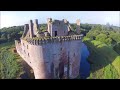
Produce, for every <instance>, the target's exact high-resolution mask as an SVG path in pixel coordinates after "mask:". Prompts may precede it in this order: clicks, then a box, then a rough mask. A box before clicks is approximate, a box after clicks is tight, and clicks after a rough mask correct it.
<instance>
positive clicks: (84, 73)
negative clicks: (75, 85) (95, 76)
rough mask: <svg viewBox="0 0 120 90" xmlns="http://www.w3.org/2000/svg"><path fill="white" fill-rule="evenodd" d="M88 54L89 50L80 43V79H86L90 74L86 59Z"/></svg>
mask: <svg viewBox="0 0 120 90" xmlns="http://www.w3.org/2000/svg"><path fill="white" fill-rule="evenodd" d="M88 56H89V50H88V48H87V46H86V45H85V44H84V43H82V48H81V62H80V77H81V79H86V78H87V77H89V75H90V64H89V62H88V61H87V58H88Z"/></svg>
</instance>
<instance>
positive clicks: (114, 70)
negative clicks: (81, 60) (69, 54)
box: [83, 25, 120, 79]
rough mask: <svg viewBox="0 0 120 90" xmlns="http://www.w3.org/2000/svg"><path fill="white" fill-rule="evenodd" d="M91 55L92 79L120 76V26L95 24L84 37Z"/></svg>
mask: <svg viewBox="0 0 120 90" xmlns="http://www.w3.org/2000/svg"><path fill="white" fill-rule="evenodd" d="M83 42H84V43H85V44H86V45H87V47H88V49H89V51H90V56H89V57H88V61H89V62H90V68H91V69H90V76H89V77H88V78H91V79H118V78H120V69H119V68H120V28H119V27H117V28H114V27H107V26H102V25H96V26H94V27H93V28H92V29H91V30H90V31H89V32H88V33H87V34H86V36H85V37H84V39H83Z"/></svg>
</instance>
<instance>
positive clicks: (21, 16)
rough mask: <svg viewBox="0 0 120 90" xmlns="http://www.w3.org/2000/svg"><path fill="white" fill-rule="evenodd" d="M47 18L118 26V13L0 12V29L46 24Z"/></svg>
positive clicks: (119, 18)
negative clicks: (33, 22) (36, 20)
mask: <svg viewBox="0 0 120 90" xmlns="http://www.w3.org/2000/svg"><path fill="white" fill-rule="evenodd" d="M47 18H52V19H58V20H62V19H67V20H68V21H69V22H70V23H76V20H77V19H80V21H81V23H88V24H106V23H108V22H109V24H110V25H112V24H113V25H114V26H120V11H0V28H3V27H10V26H19V25H24V24H26V23H29V20H30V19H32V20H34V19H38V23H39V24H40V23H46V22H47Z"/></svg>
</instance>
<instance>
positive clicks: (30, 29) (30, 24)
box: [29, 20, 34, 38]
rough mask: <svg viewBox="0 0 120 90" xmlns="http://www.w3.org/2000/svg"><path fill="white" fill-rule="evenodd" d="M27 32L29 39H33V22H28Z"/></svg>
mask: <svg viewBox="0 0 120 90" xmlns="http://www.w3.org/2000/svg"><path fill="white" fill-rule="evenodd" d="M29 31H30V38H33V36H34V34H33V21H32V20H30V22H29Z"/></svg>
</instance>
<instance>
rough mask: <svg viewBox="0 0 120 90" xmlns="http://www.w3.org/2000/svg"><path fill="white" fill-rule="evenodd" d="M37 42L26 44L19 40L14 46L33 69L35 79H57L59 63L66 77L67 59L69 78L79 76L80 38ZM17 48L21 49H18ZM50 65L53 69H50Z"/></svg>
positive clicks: (71, 37) (72, 37) (73, 37)
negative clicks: (62, 65)
mask: <svg viewBox="0 0 120 90" xmlns="http://www.w3.org/2000/svg"><path fill="white" fill-rule="evenodd" d="M38 41H39V40H33V41H32V42H30V41H28V42H27V41H26V40H23V39H21V44H20V45H19V43H18V45H16V48H17V51H18V53H19V54H20V55H21V57H22V58H23V59H24V60H25V61H26V62H27V63H28V64H29V65H30V66H31V67H32V68H33V70H34V74H35V78H36V79H41V78H43V79H44V78H51V77H54V78H58V77H59V73H60V70H59V67H60V66H59V64H60V62H62V63H63V64H64V76H65V77H67V75H68V74H67V71H68V67H67V66H68V58H69V77H70V78H75V77H77V76H78V75H79V67H80V57H81V54H80V49H81V48H80V47H81V46H80V45H81V38H80V36H79V35H76V36H70V37H68V36H67V37H66V38H65V37H63V38H59V37H57V38H56V39H55V38H54V39H53V38H52V39H51V41H50V40H48V41H47V40H42V41H41V43H39V42H38ZM49 41H50V42H49ZM43 42H44V43H43ZM17 46H20V47H22V48H20V49H19V47H17ZM19 50H20V51H19ZM52 64H53V68H51V65H52ZM52 73H53V74H52Z"/></svg>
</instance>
